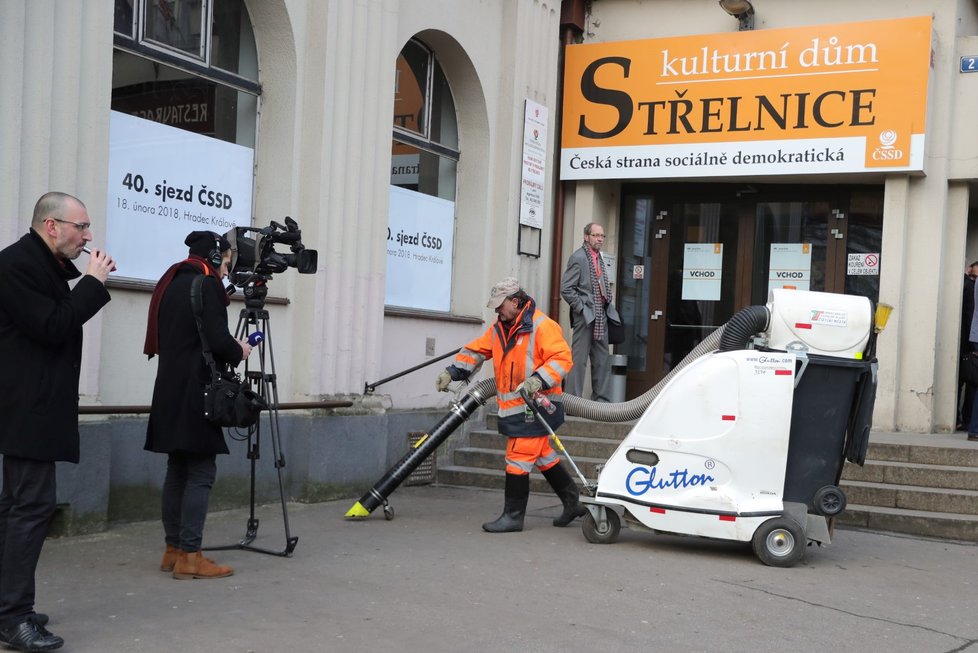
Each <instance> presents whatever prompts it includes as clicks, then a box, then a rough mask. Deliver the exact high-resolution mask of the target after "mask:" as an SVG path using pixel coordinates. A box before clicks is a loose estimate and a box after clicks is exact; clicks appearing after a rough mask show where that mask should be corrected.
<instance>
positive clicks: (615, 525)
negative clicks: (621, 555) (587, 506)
mask: <svg viewBox="0 0 978 653" xmlns="http://www.w3.org/2000/svg"><path fill="white" fill-rule="evenodd" d="M601 511H602V512H603V513H604V523H603V524H598V522H597V521H595V519H594V515H592V514H591V511H590V510H588V511H587V513H586V514H585V515H584V520H583V522H582V523H581V530H582V531H584V538H585V539H586V540H587V541H588V542H590V543H591V544H614V543H615V542H617V541H618V534H619V533H621V518H620V517H618V513H617V512H615V511H614V510H609V509H607V508H601Z"/></svg>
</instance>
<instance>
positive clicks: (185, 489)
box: [163, 453, 217, 553]
mask: <svg viewBox="0 0 978 653" xmlns="http://www.w3.org/2000/svg"><path fill="white" fill-rule="evenodd" d="M216 477H217V462H216V456H215V455H214V454H207V455H201V454H191V453H171V454H169V457H168V458H167V461H166V480H164V481H163V532H164V533H165V534H166V543H167V544H172V545H173V546H175V547H178V548H180V549H183V550H184V551H187V552H188V553H193V552H194V551H199V550H200V543H201V540H203V538H204V521H205V520H206V519H207V501H208V499H209V498H210V494H211V487H213V486H214V479H215V478H216Z"/></svg>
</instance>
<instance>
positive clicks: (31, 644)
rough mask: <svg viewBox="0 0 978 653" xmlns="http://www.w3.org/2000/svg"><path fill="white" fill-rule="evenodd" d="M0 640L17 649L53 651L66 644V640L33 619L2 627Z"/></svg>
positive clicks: (8, 646)
mask: <svg viewBox="0 0 978 653" xmlns="http://www.w3.org/2000/svg"><path fill="white" fill-rule="evenodd" d="M0 641H2V642H3V645H4V646H6V647H7V648H12V649H14V650H15V651H53V650H54V649H57V648H61V647H62V646H64V643H65V641H64V640H63V639H61V638H60V637H58V636H57V635H54V634H52V633H50V632H48V631H47V630H46V629H45V628H44V626H38V625H37V624H36V623H35V622H34V620H33V619H30V618H29V619H26V620H24V621H21V622H20V623H19V624H17V625H15V626H10V627H9V628H0Z"/></svg>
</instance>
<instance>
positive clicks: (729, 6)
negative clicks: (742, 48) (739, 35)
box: [720, 0, 754, 31]
mask: <svg viewBox="0 0 978 653" xmlns="http://www.w3.org/2000/svg"><path fill="white" fill-rule="evenodd" d="M720 7H722V8H723V10H724V11H725V12H727V13H728V14H730V15H731V16H733V17H734V18H736V19H737V20H738V21H739V22H740V31H745V30H751V29H754V5H752V4H751V3H750V0H720Z"/></svg>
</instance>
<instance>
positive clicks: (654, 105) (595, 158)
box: [561, 16, 932, 179]
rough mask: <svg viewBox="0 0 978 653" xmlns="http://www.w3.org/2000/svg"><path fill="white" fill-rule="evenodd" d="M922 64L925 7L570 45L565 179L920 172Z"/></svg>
mask: <svg viewBox="0 0 978 653" xmlns="http://www.w3.org/2000/svg"><path fill="white" fill-rule="evenodd" d="M931 68H932V53H931V18H930V17H926V16H925V17H914V18H902V19H895V20H881V21H871V22H863V23H847V24H839V25H813V26H806V27H797V28H787V29H772V30H759V31H747V32H731V33H723V34H708V35H697V36H687V37H674V38H663V39H649V40H641V41H620V42H612V43H589V44H582V45H571V46H568V47H567V56H566V64H565V78H564V103H563V120H562V125H563V126H562V135H561V136H562V142H561V147H562V165H561V176H562V178H565V179H575V178H615V177H628V176H643V177H655V176H699V175H703V174H710V175H743V174H797V173H820V172H840V171H841V172H858V171H866V170H872V169H876V168H886V169H888V170H913V171H920V170H923V160H924V157H923V145H924V135H925V126H926V114H927V86H928V79H929V75H930V70H931ZM782 143H784V144H785V145H784V147H782V146H781V144H782ZM724 155H726V156H725V162H724V161H722V160H721V159H723V158H724ZM738 155H739V156H738ZM575 157H576V160H575ZM656 159H658V165H655V163H656ZM666 159H669V161H670V163H668V164H667V163H666Z"/></svg>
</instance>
